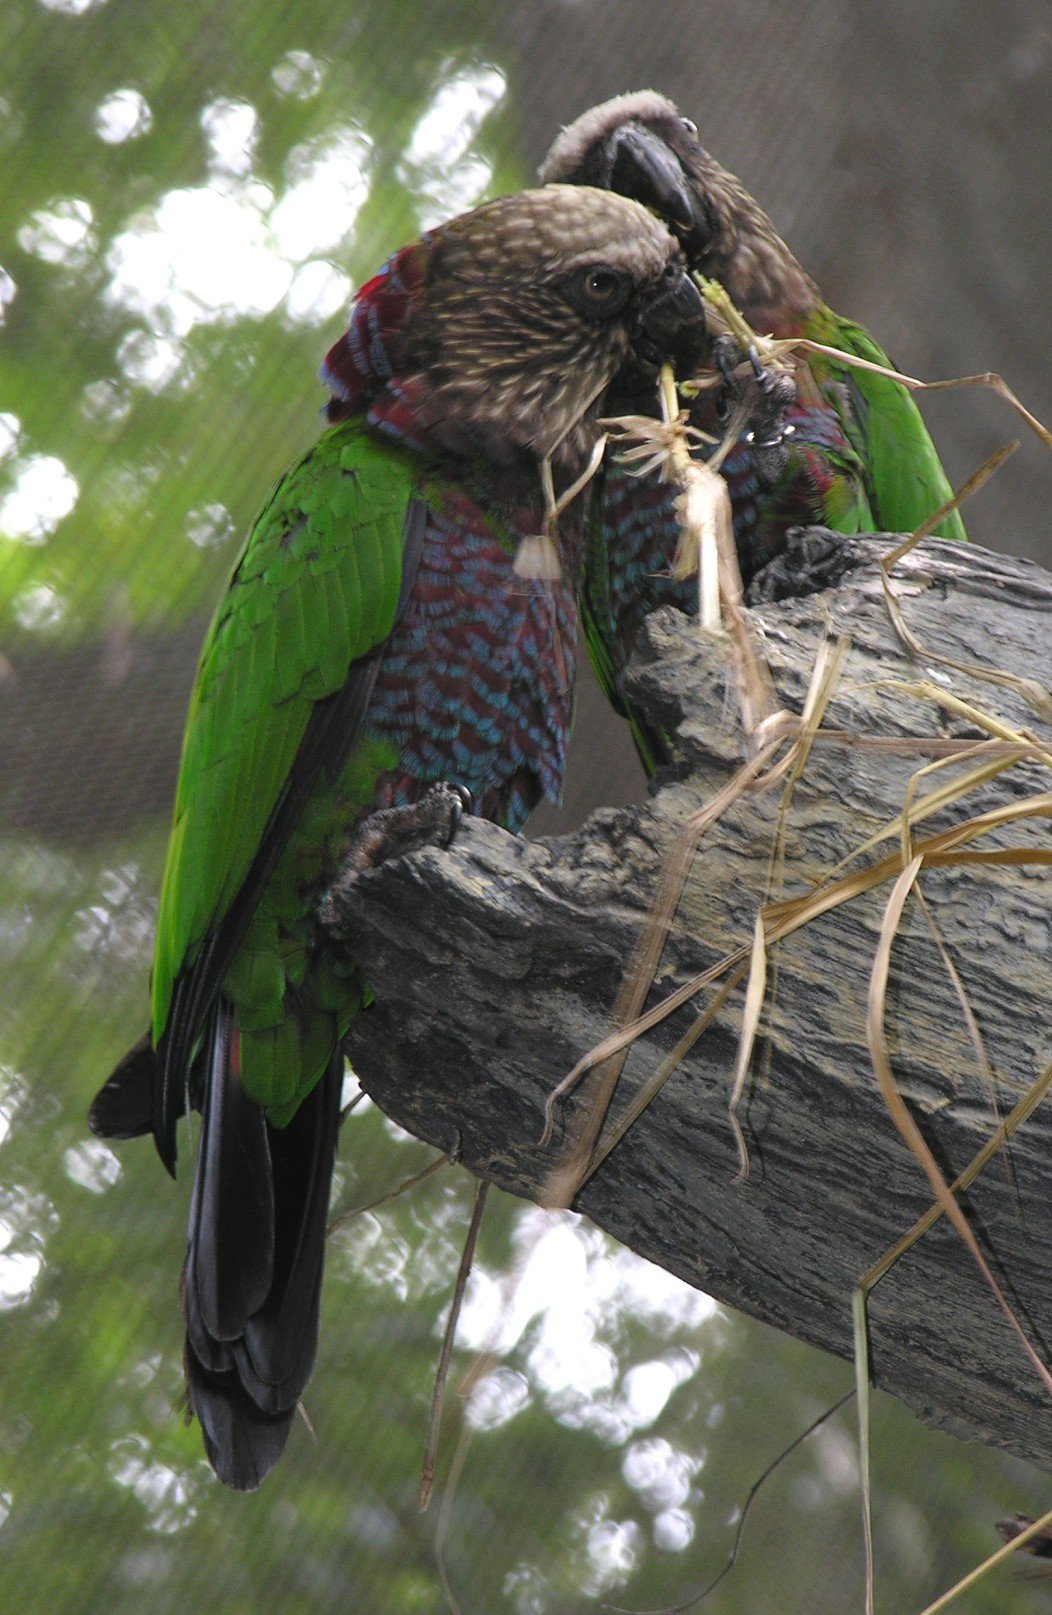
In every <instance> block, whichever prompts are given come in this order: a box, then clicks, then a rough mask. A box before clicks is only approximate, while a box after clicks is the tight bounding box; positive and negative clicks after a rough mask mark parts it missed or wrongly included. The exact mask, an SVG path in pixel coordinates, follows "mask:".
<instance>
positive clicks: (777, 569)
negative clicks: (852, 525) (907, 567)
mask: <svg viewBox="0 0 1052 1615" xmlns="http://www.w3.org/2000/svg"><path fill="white" fill-rule="evenodd" d="M873 559H875V546H874V545H873V544H872V543H869V544H867V543H866V542H865V541H864V540H863V541H862V542H861V543H860V542H859V540H858V539H856V538H853V537H851V536H849V535H847V534H845V533H834V532H832V531H831V530H830V529H829V528H828V527H791V528H790V529H789V531H788V533H787V534H786V535H785V547H784V548H783V549H782V551H781V553H780V554H778V555H776V556H775V558H774V560H773V561H770V562H769V563H768V564H767V566H765V567H763V568H762V570H761V571H759V572H757V574H756V576H755V577H754V578H753V580H752V582H751V583H750V584H749V587H748V589H747V590H746V603H747V604H748V605H750V606H760V605H766V604H770V603H772V602H774V601H776V600H798V599H801V598H802V597H803V596H804V595H808V594H818V593H819V592H820V590H822V589H832V588H834V587H835V586H836V585H837V584H838V583H839V582H840V580H841V578H842V577H844V575H845V573H847V572H851V571H853V570H854V569H855V568H856V567H859V566H864V565H865V564H866V562H867V561H871V560H873Z"/></svg>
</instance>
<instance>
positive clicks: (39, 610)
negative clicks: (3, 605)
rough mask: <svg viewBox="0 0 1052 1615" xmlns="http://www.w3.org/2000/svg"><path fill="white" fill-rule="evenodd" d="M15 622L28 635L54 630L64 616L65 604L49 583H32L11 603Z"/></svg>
mask: <svg viewBox="0 0 1052 1615" xmlns="http://www.w3.org/2000/svg"><path fill="white" fill-rule="evenodd" d="M11 609H12V610H13V611H14V614H15V617H16V619H17V621H18V622H19V623H20V624H21V626H22V627H23V628H25V629H26V630H27V631H28V632H30V633H37V632H39V630H40V629H47V628H55V627H57V625H58V624H59V623H60V622H61V621H62V619H63V617H64V616H65V615H66V602H65V600H63V598H62V596H61V595H60V594H59V592H58V590H57V589H53V588H52V587H51V585H50V583H34V584H33V585H32V586H31V587H30V588H28V589H23V590H22V591H21V593H20V594H16V595H15V597H14V599H13V600H12V602H11Z"/></svg>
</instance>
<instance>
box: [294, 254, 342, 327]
mask: <svg viewBox="0 0 1052 1615" xmlns="http://www.w3.org/2000/svg"><path fill="white" fill-rule="evenodd" d="M353 290H354V286H353V284H352V282H351V279H350V276H349V275H345V274H344V273H343V271H342V270H340V269H337V268H336V266H335V264H330V263H329V262H328V261H327V260H326V259H324V258H311V259H310V260H309V261H308V262H307V263H305V264H302V265H301V266H300V268H299V269H297V271H296V274H295V276H294V277H293V281H292V285H291V286H290V287H289V289H288V292H287V293H286V296H285V312H286V314H287V315H288V317H289V319H290V320H292V321H293V323H294V324H296V325H323V324H324V323H325V321H326V320H331V319H332V318H333V316H334V315H336V314H338V313H339V312H340V310H341V309H342V308H347V307H349V305H350V301H351V293H352V292H353Z"/></svg>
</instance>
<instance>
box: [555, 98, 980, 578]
mask: <svg viewBox="0 0 1052 1615" xmlns="http://www.w3.org/2000/svg"><path fill="white" fill-rule="evenodd" d="M540 177H541V180H542V182H560V183H575V184H582V185H598V186H602V187H604V188H607V189H610V190H614V191H617V192H619V193H620V194H622V195H625V196H631V197H635V198H636V199H637V200H638V201H641V202H643V203H645V204H646V205H647V206H648V207H651V208H653V209H654V211H655V212H656V213H657V214H658V215H659V217H661V218H663V219H664V220H665V222H666V223H667V224H668V225H669V227H670V229H672V230H673V232H674V233H675V234H676V235H677V237H678V238H679V240H680V241H681V242H682V244H683V247H684V250H685V252H686V254H687V260H688V262H689V264H690V267H691V269H692V270H694V271H696V272H697V273H699V274H702V275H705V276H707V277H709V278H711V279H715V280H718V281H720V282H721V283H722V285H723V286H724V287H725V288H726V290H727V292H728V293H729V295H730V298H731V301H732V302H733V303H734V304H736V305H737V307H738V308H739V309H740V310H741V312H742V313H743V314H744V315H745V318H746V319H747V320H748V322H749V324H750V325H751V326H752V328H753V329H754V330H755V331H757V332H758V333H760V334H761V335H771V336H775V337H785V338H789V337H806V338H808V339H810V340H811V341H813V342H820V343H823V344H825V345H826V346H830V347H836V348H840V349H841V350H842V351H844V352H846V353H850V354H852V355H854V356H855V357H857V358H860V359H866V360H869V361H870V362H871V363H874V364H878V365H882V366H885V367H888V368H893V367H892V366H891V361H890V360H889V359H888V357H887V355H886V354H885V353H884V351H883V349H882V348H881V347H880V346H879V345H878V344H877V343H876V342H875V341H874V340H873V338H872V337H871V336H870V335H869V333H868V332H867V331H865V330H864V329H863V328H862V326H861V325H858V324H856V323H855V321H853V320H849V319H846V318H845V317H844V316H843V315H841V314H837V313H835V312H834V311H833V310H832V309H831V308H830V307H829V305H828V304H827V303H826V302H825V301H824V299H823V297H822V294H821V292H820V291H819V289H818V287H817V286H816V285H815V282H814V281H813V280H812V279H811V277H810V276H809V275H808V274H806V272H805V271H804V270H803V269H802V268H801V266H800V264H799V263H798V262H797V260H796V259H795V258H794V256H793V254H792V253H791V252H790V250H789V248H788V247H787V246H786V244H785V242H784V241H783V240H782V238H781V236H779V234H778V232H777V231H776V230H775V228H774V225H773V224H772V223H771V221H770V219H769V218H768V217H767V215H766V213H764V212H763V210H762V208H761V207H760V206H759V204H758V203H757V202H755V201H754V200H753V198H752V197H751V196H750V195H749V193H748V192H747V191H746V190H745V188H744V186H743V185H742V184H741V182H740V181H739V180H738V179H736V178H735V176H734V175H733V174H730V173H728V172H727V170H726V169H724V168H722V167H721V166H720V164H719V163H718V162H716V160H715V158H713V157H711V156H710V155H709V153H708V152H707V151H706V150H705V149H704V147H703V146H702V145H701V143H700V141H699V139H698V131H697V129H696V127H695V125H694V124H693V123H692V122H691V121H690V119H689V118H684V117H683V116H682V115H681V114H680V112H679V111H678V109H677V108H676V107H675V106H674V105H673V103H672V102H671V101H669V100H667V99H666V98H665V97H664V96H662V95H658V94H656V93H655V92H654V91H652V90H641V91H638V92H636V93H634V94H630V95H622V96H618V97H617V98H616V99H614V100H612V101H607V102H605V103H604V104H603V105H601V106H596V107H593V108H591V110H590V111H588V112H585V113H583V114H582V115H581V117H579V118H578V119H577V120H576V122H575V123H572V124H570V125H569V127H568V128H566V129H564V130H563V131H562V133H561V134H560V135H559V136H558V138H557V139H556V140H555V142H554V143H553V145H552V147H551V150H550V151H549V153H548V155H547V157H546V159H545V161H544V163H543V165H542V167H541V171H540ZM794 379H795V382H796V389H797V400H796V407H795V409H794V410H792V411H790V412H789V415H788V422H789V424H790V425H791V426H792V427H793V438H792V439H790V444H791V447H790V455H789V469H790V473H791V474H792V473H793V472H794V471H796V472H798V473H799V474H798V475H797V476H796V483H795V484H794V483H793V482H792V481H790V484H789V491H788V493H787V488H786V484H785V482H784V481H783V482H781V483H779V485H778V489H777V491H776V492H775V493H774V494H771V493H768V492H766V491H764V490H763V489H762V488H761V489H760V490H755V489H754V490H753V493H754V497H755V501H756V504H757V505H758V507H759V509H758V510H757V512H756V513H755V515H754V518H753V519H754V521H755V522H762V521H763V519H764V517H765V516H767V515H769V513H768V512H765V510H764V508H763V507H764V504H765V501H766V502H767V503H771V502H772V500H773V502H774V503H775V504H777V503H778V501H779V500H782V501H786V502H787V507H788V508H787V514H786V517H785V519H783V520H782V523H781V526H782V531H783V532H784V530H785V528H786V527H787V526H788V525H792V524H793V523H794V522H800V521H801V520H802V519H804V515H805V514H806V512H802V510H801V508H800V504H799V501H798V500H797V499H796V498H794V497H793V490H794V488H795V486H796V485H797V484H798V485H799V487H800V489H801V490H805V489H806V484H807V481H808V479H809V480H810V481H811V484H812V490H813V499H812V512H811V519H812V520H815V521H818V522H820V523H821V524H822V525H824V526H826V527H830V528H832V529H833V530H834V531H836V532H841V533H856V532H912V531H913V530H914V529H915V528H916V527H919V526H920V524H921V522H923V521H925V520H926V519H927V517H929V516H930V515H931V514H932V513H933V511H935V510H937V509H938V508H939V506H940V505H942V504H943V503H944V502H945V501H946V500H947V499H949V497H950V493H951V489H950V485H949V483H948V481H947V479H946V475H945V472H944V471H943V469H942V465H941V464H940V461H939V457H938V455H937V453H936V451H935V447H934V445H933V443H932V440H931V438H930V436H929V435H928V431H927V428H926V427H925V425H924V422H923V420H922V419H921V415H920V411H919V410H918V408H917V406H916V404H915V402H914V400H913V396H912V394H911V393H910V392H909V391H908V390H907V389H906V388H905V387H903V386H902V385H901V384H900V383H899V382H896V381H890V380H888V379H887V378H886V377H883V376H877V375H875V374H873V373H872V372H871V371H866V370H861V369H857V368H854V367H852V366H849V365H846V364H841V363H838V362H837V361H836V360H835V359H830V358H828V357H826V356H825V355H822V354H810V353H802V354H800V355H799V357H798V358H797V360H796V364H795V372H794ZM734 474H735V467H734V466H733V465H730V466H729V467H728V475H729V478H733V476H734ZM733 497H734V488H733V482H732V498H733ZM742 497H743V502H744V498H745V495H744V494H743V496H742ZM735 514H736V518H738V517H739V511H738V509H737V508H736V511H735ZM736 529H741V530H740V531H738V532H737V535H736V536H738V542H739V547H742V545H743V544H744V545H746V546H748V545H749V544H750V542H755V540H750V535H749V533H748V532H747V531H746V530H745V520H744V513H742V519H741V520H738V519H736ZM936 532H937V534H938V536H939V537H941V538H951V539H963V538H964V537H965V531H964V526H963V524H962V522H961V519H960V516H959V515H958V514H957V513H956V511H955V512H953V513H951V514H950V515H949V516H947V517H945V518H944V520H943V521H942V522H941V523H940V525H939V526H938V528H937V529H936ZM776 539H777V534H774V535H772V534H771V533H770V531H767V532H766V534H765V541H764V544H763V546H762V554H761V556H760V560H761V564H762V561H763V560H765V559H769V558H770V554H771V553H773V549H772V546H773V545H774V543H775V542H776ZM750 570H755V568H754V567H751V566H750V565H749V564H748V558H747V564H746V565H745V566H743V572H746V573H747V572H748V571H750Z"/></svg>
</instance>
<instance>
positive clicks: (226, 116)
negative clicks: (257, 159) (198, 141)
mask: <svg viewBox="0 0 1052 1615" xmlns="http://www.w3.org/2000/svg"><path fill="white" fill-rule="evenodd" d="M201 128H202V129H203V130H204V132H205V136H206V138H207V140H208V147H209V152H208V166H209V168H210V169H212V170H213V172H218V173H220V174H236V175H238V176H243V175H245V174H248V173H250V172H251V170H252V159H253V158H254V156H255V154H256V140H257V138H258V135H259V115H258V113H257V112H256V109H255V107H254V106H251V105H250V104H249V102H248V101H232V100H227V99H225V98H224V99H221V100H219V101H212V102H210V103H209V105H208V106H206V107H205V109H204V111H203V112H202V113H201Z"/></svg>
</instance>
